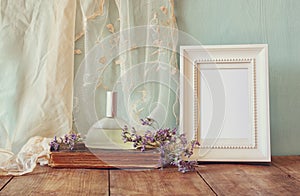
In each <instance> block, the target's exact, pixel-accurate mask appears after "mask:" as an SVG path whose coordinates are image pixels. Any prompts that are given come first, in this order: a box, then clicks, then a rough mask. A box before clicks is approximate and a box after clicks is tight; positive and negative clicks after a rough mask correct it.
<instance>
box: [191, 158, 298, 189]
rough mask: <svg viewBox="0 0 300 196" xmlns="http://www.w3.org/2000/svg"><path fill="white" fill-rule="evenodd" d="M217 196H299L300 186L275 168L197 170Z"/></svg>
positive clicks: (206, 167)
mask: <svg viewBox="0 0 300 196" xmlns="http://www.w3.org/2000/svg"><path fill="white" fill-rule="evenodd" d="M197 170H198V172H199V173H200V175H201V176H202V177H203V179H205V181H206V182H207V183H208V184H209V186H210V187H211V188H212V189H213V190H214V192H215V193H216V194H217V195H299V194H300V183H299V181H296V180H295V179H294V178H291V177H290V176H289V175H287V174H285V173H284V172H282V171H281V170H280V169H278V168H276V167H274V166H266V165H265V166H263V165H246V164H207V165H202V166H201V167H198V168H197Z"/></svg>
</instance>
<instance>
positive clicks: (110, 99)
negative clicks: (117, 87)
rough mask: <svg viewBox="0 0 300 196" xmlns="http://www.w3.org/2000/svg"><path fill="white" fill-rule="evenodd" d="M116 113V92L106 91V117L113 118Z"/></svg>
mask: <svg viewBox="0 0 300 196" xmlns="http://www.w3.org/2000/svg"><path fill="white" fill-rule="evenodd" d="M116 115H117V92H113V91H107V92H106V117H109V118H114V117H115V116H116Z"/></svg>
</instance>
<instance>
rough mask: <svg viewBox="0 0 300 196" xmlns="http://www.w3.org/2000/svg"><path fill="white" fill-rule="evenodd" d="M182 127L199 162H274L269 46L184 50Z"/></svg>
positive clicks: (225, 46) (181, 81)
mask: <svg viewBox="0 0 300 196" xmlns="http://www.w3.org/2000/svg"><path fill="white" fill-rule="evenodd" d="M180 73H181V76H180V123H179V129H180V130H181V131H182V132H183V133H185V134H186V136H187V137H188V139H190V140H198V141H199V142H200V144H201V145H200V147H197V148H195V150H194V154H193V156H192V157H191V159H193V160H197V161H221V162H224V161H225V162H226V161H230V162H270V161H271V148H270V122H269V82H268V81H269V77H268V46H267V45H265V44H251V45H211V46H181V47H180Z"/></svg>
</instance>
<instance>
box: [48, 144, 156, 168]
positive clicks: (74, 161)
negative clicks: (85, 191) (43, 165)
mask: <svg viewBox="0 0 300 196" xmlns="http://www.w3.org/2000/svg"><path fill="white" fill-rule="evenodd" d="M49 165H50V166H51V167H58V168H159V167H160V154H159V153H158V152H157V150H149V151H144V152H141V151H140V150H104V149H85V150H81V151H59V152H51V154H50V163H49Z"/></svg>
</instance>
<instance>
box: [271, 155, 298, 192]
mask: <svg viewBox="0 0 300 196" xmlns="http://www.w3.org/2000/svg"><path fill="white" fill-rule="evenodd" d="M272 164H273V165H275V166H276V167H278V168H279V169H280V170H282V171H283V172H285V173H287V174H288V175H290V176H292V177H294V178H295V179H296V180H298V181H300V156H275V157H273V158H272ZM299 194H300V193H299Z"/></svg>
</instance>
